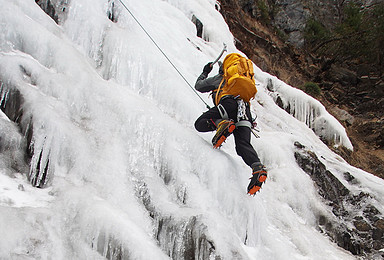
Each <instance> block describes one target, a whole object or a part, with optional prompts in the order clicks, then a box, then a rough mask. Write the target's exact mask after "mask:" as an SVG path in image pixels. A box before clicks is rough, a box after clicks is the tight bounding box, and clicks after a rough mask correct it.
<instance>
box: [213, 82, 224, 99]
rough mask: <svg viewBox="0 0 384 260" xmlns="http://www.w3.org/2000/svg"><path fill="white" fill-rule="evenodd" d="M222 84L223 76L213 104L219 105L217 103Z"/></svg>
mask: <svg viewBox="0 0 384 260" xmlns="http://www.w3.org/2000/svg"><path fill="white" fill-rule="evenodd" d="M223 83H224V76H223V79H222V80H221V82H220V85H219V87H218V88H217V91H216V96H215V104H216V105H218V104H219V101H220V98H219V96H220V89H221V86H222V85H223Z"/></svg>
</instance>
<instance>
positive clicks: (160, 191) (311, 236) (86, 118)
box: [0, 0, 382, 259]
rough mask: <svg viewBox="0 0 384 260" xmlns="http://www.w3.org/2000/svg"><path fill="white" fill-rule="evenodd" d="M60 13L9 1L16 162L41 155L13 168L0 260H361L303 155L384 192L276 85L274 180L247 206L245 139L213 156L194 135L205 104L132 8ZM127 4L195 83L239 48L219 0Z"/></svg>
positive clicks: (8, 85)
mask: <svg viewBox="0 0 384 260" xmlns="http://www.w3.org/2000/svg"><path fill="white" fill-rule="evenodd" d="M51 3H52V5H53V6H54V7H57V6H63V3H65V8H58V9H55V10H56V12H58V13H57V15H58V17H59V19H58V24H56V23H55V21H54V20H52V19H51V18H50V17H49V16H48V15H47V14H46V13H45V12H44V11H42V9H41V8H40V7H39V6H38V5H37V4H36V3H35V1H21V0H15V1H7V0H0V4H1V6H2V8H1V9H0V24H1V31H0V81H1V102H2V103H1V106H2V110H3V111H4V114H2V116H3V117H5V119H4V120H1V121H0V123H1V128H0V129H1V130H4V131H9V134H7V135H4V137H6V140H7V141H6V142H5V143H7V144H12V145H8V146H10V147H13V148H12V149H11V150H10V151H13V152H15V153H21V152H22V151H24V152H25V151H27V152H25V154H24V155H25V156H26V157H27V158H26V162H25V165H24V167H27V169H25V168H23V167H19V168H9V167H8V166H5V167H3V168H1V172H0V176H1V178H2V181H1V186H0V187H1V191H0V223H1V228H0V236H1V237H2V242H1V243H0V258H5V259H10V258H11V259H12V258H13V259H26V258H32V259H105V258H107V259H170V258H171V259H286V257H287V256H289V257H290V258H291V259H322V258H323V256H324V254H325V253H326V254H327V255H328V257H329V258H330V259H353V256H351V254H349V253H348V252H346V251H344V250H342V249H340V248H339V247H337V246H336V245H335V244H334V243H332V242H331V241H330V240H329V239H328V238H327V237H326V236H325V235H324V234H321V233H320V232H318V231H317V230H316V227H317V221H318V216H319V215H320V214H321V215H327V214H331V213H330V210H329V208H328V207H327V206H326V205H324V204H323V203H322V200H321V198H320V197H319V196H318V194H317V192H316V190H315V188H314V186H313V183H312V181H311V179H310V178H309V177H308V176H307V175H306V174H305V173H304V172H303V171H302V170H301V169H300V168H299V167H298V166H297V164H296V162H295V159H294V150H293V149H294V148H293V143H294V141H300V142H301V143H303V144H305V145H306V146H307V147H312V148H313V149H316V151H317V152H318V153H320V154H321V155H322V156H323V157H324V158H331V159H334V160H336V161H338V160H339V167H341V168H342V169H346V168H347V169H348V170H349V171H350V172H351V174H356V175H358V174H362V175H363V176H365V177H364V183H365V184H364V185H366V186H369V185H371V184H372V183H373V182H375V183H376V182H377V183H379V184H378V186H380V185H381V184H382V182H380V181H378V180H376V179H373V178H371V177H366V175H364V174H365V173H361V172H360V171H358V170H356V169H354V168H353V167H351V166H349V165H347V164H346V163H345V162H344V161H342V159H340V158H339V157H336V155H334V154H333V153H331V152H330V151H329V150H328V148H327V147H326V146H325V145H324V144H323V143H322V142H320V141H319V139H318V138H317V137H316V135H315V134H314V133H313V132H312V131H311V130H310V129H309V128H308V127H307V126H306V125H305V124H302V123H301V122H300V121H298V120H296V119H295V118H293V117H291V116H290V115H288V114H287V113H285V112H284V111H283V110H282V109H280V108H279V107H277V106H276V105H275V103H274V101H273V99H272V98H271V96H270V95H269V93H268V91H267V90H266V86H265V84H264V83H263V82H264V80H266V78H267V75H265V74H260V75H261V76H260V78H259V83H260V84H261V85H259V93H258V96H257V99H256V100H255V101H253V103H252V104H253V108H254V110H255V112H256V113H257V114H258V118H259V127H260V129H261V132H260V135H261V138H259V139H253V140H252V143H253V145H254V146H255V148H256V149H257V151H258V153H259V155H260V157H261V158H262V160H263V162H264V163H265V164H266V166H267V167H268V171H269V180H268V182H267V183H266V184H265V185H264V186H263V189H262V192H261V193H260V194H258V195H257V196H256V197H248V196H247V195H246V187H247V185H248V177H249V176H250V174H251V172H250V169H249V168H248V167H247V166H246V165H245V164H244V163H243V162H242V160H241V159H240V158H239V157H238V156H237V155H236V153H235V149H234V142H233V139H229V140H228V141H227V143H226V144H225V146H224V147H223V148H222V149H221V150H213V149H212V147H211V144H210V139H211V137H212V134H201V133H197V132H196V131H195V129H194V128H193V123H194V120H195V119H196V118H197V117H198V116H199V115H200V114H201V113H202V112H203V111H204V110H205V106H204V104H203V103H202V102H201V100H200V99H199V98H198V97H197V96H196V95H195V94H194V92H193V91H192V90H191V89H189V87H188V86H187V85H186V84H185V82H184V81H183V80H182V79H181V78H180V77H179V75H178V74H177V73H176V72H175V71H174V69H173V68H172V67H171V66H170V65H169V64H168V63H167V61H166V60H165V59H164V57H163V56H162V55H161V54H160V53H159V51H158V50H157V48H155V47H154V46H153V43H152V42H151V41H150V40H149V39H148V37H147V35H146V34H144V33H143V31H142V30H141V28H140V27H139V26H138V25H137V24H136V22H135V21H134V20H133V19H132V17H131V16H130V15H129V13H128V12H126V10H124V8H123V7H122V6H121V4H119V2H117V1H115V2H114V3H115V4H114V5H113V6H112V5H111V1H103V0H97V1H95V0H72V1H65V2H63V1H51ZM124 3H125V4H126V5H127V6H128V7H129V8H130V10H131V11H132V12H133V13H134V14H135V15H136V17H137V18H138V19H139V20H140V22H141V23H142V25H143V26H144V27H145V28H146V29H147V30H148V32H149V33H150V34H151V35H152V37H153V38H154V39H155V40H156V42H157V43H158V44H159V46H161V47H162V48H163V50H164V51H165V52H166V54H167V55H168V57H169V58H170V59H171V60H172V62H173V63H174V64H175V66H177V67H178V68H179V69H180V70H181V71H182V73H183V75H184V76H185V77H186V79H187V80H188V81H189V82H191V83H192V84H193V82H194V81H195V79H196V78H197V76H198V75H199V74H200V72H201V69H202V67H203V66H204V65H205V64H206V63H207V62H209V61H212V60H213V59H214V58H215V56H216V55H217V54H218V53H219V52H220V50H221V48H222V43H223V42H225V43H227V45H228V47H229V50H230V51H236V50H235V47H234V45H233V37H232V36H231V34H230V32H229V30H228V28H227V26H226V24H225V23H224V20H223V19H222V17H221V15H220V14H219V13H218V12H217V11H216V9H215V7H214V5H215V1H211V0H210V1H208V0H207V1H205V0H199V1H176V0H173V1H158V0H151V1H150V0H141V1H133V0H126V1H124ZM112 9H113V10H112ZM60 12H62V13H60ZM111 12H112V13H114V19H112V20H113V21H112V20H111V19H110V18H111V16H110V14H111ZM192 15H196V16H197V17H198V18H199V19H200V20H201V21H202V22H203V23H204V28H205V29H204V32H203V34H204V37H203V38H204V39H201V38H198V37H196V35H195V34H196V28H195V26H194V24H193V23H192V22H191V18H192ZM214 70H217V68H214ZM268 77H269V76H268ZM11 97H13V98H11ZM202 97H203V98H204V99H206V100H207V102H210V98H209V97H208V95H202ZM4 115H5V116H4ZM7 118H8V119H7ZM9 119H12V120H13V121H14V123H13V122H10V121H9ZM10 125H12V126H10ZM19 132H20V133H21V135H20V133H19ZM2 136H3V134H2ZM13 139H15V140H18V141H17V142H14V143H13V142H12V141H11V140H13ZM8 150H9V149H8ZM335 158H337V159H335ZM0 159H1V162H2V165H10V164H11V163H12V161H13V160H14V157H13V155H9V156H8V155H7V156H4V157H1V158H0ZM340 171H341V170H340ZM340 171H337V172H340ZM44 176H47V177H48V178H47V183H46V181H45V180H43V179H41V177H44ZM30 181H32V183H34V184H36V185H37V186H44V187H45V188H44V189H37V188H33V187H32V186H31V185H30V184H29V182H30ZM372 192H374V193H375V194H377V197H380V196H381V195H382V192H381V191H380V189H373V191H372ZM380 192H381V193H380ZM302 194H306V196H302ZM381 197H382V196H381ZM380 210H381V208H380ZM3 241H4V242H3Z"/></svg>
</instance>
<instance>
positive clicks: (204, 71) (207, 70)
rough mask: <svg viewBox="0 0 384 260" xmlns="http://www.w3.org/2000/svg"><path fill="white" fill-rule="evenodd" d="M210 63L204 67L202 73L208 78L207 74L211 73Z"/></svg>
mask: <svg viewBox="0 0 384 260" xmlns="http://www.w3.org/2000/svg"><path fill="white" fill-rule="evenodd" d="M212 67H213V66H212V62H209V63H207V65H205V66H204V69H203V73H204V74H205V75H207V76H208V74H209V73H210V72H211V71H212Z"/></svg>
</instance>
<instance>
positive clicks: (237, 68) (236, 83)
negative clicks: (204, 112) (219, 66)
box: [215, 53, 257, 105]
mask: <svg viewBox="0 0 384 260" xmlns="http://www.w3.org/2000/svg"><path fill="white" fill-rule="evenodd" d="M223 71H224V75H223V80H222V81H221V83H220V85H219V88H218V89H217V92H216V98H215V103H216V105H218V104H219V102H220V99H221V98H222V97H224V96H227V95H231V96H234V97H240V98H241V99H242V100H244V101H245V102H249V101H250V100H251V99H252V98H253V97H254V96H255V95H256V93H257V89H256V85H255V79H254V77H253V76H254V72H253V63H252V61H251V60H250V59H247V58H245V57H243V56H241V55H240V54H238V53H231V54H228V55H227V56H226V57H225V59H224V61H223ZM224 80H225V84H223V82H224Z"/></svg>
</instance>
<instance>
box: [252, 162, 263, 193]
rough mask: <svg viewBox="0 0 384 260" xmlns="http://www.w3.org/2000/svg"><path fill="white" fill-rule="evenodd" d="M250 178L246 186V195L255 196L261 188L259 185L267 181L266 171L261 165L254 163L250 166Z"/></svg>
mask: <svg viewBox="0 0 384 260" xmlns="http://www.w3.org/2000/svg"><path fill="white" fill-rule="evenodd" d="M252 170H253V173H252V177H251V178H249V179H250V180H251V181H250V183H249V185H248V194H250V195H255V194H256V192H258V191H259V190H260V188H261V185H263V183H264V182H265V180H266V179H267V171H266V169H265V167H264V165H262V164H261V163H256V164H255V165H252Z"/></svg>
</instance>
